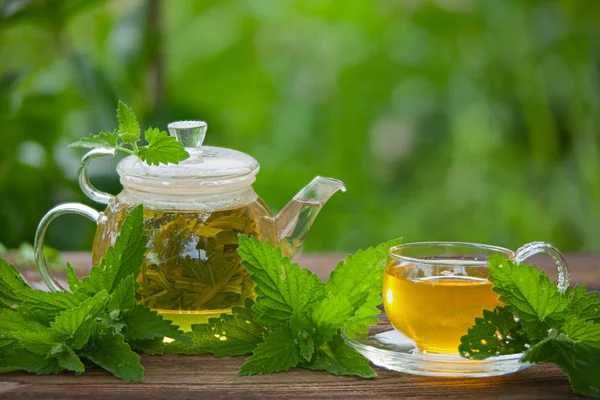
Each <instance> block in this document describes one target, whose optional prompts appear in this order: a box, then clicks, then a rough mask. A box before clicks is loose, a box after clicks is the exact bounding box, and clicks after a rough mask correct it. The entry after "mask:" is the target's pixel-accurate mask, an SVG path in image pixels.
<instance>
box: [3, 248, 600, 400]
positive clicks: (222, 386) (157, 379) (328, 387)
mask: <svg viewBox="0 0 600 400" xmlns="http://www.w3.org/2000/svg"><path fill="white" fill-rule="evenodd" d="M66 258H67V259H68V260H70V261H71V262H72V263H73V264H75V265H78V266H80V267H83V269H85V268H86V267H87V268H89V256H87V255H85V254H81V253H79V254H67V255H66ZM339 259H341V255H336V254H322V255H305V256H302V257H301V258H300V261H299V263H300V265H302V266H305V267H307V268H309V269H311V270H313V271H315V272H316V273H317V274H318V275H319V276H320V277H321V278H323V279H326V278H327V275H328V274H329V271H331V269H332V268H333V267H334V266H335V264H336V262H337V261H338V260H339ZM567 260H568V262H569V264H570V267H571V282H572V283H582V284H588V285H589V287H590V288H591V289H594V290H600V268H598V267H597V265H598V264H600V257H599V256H591V255H569V256H567ZM534 261H535V262H536V263H537V264H538V265H539V266H540V267H541V268H543V269H544V270H546V271H548V272H551V276H555V273H554V272H553V271H552V269H553V264H552V262H551V261H550V260H549V259H547V258H543V257H542V258H536V259H535V260H534ZM24 272H25V273H24V275H25V276H26V277H27V279H29V280H30V282H32V283H35V284H36V285H37V284H39V276H38V275H37V273H36V272H32V271H28V270H26V271H24ZM36 280H37V282H35V281H36ZM243 362H244V357H226V358H220V359H215V358H213V357H212V356H179V355H166V356H145V355H144V356H142V364H143V365H144V368H145V370H146V378H145V380H144V382H143V383H134V384H132V383H125V382H123V381H121V380H119V379H117V378H115V377H113V376H112V375H110V374H109V373H107V372H104V371H102V370H100V369H95V370H90V371H87V372H86V373H85V374H84V375H81V376H75V375H74V374H71V373H62V374H60V375H58V376H35V375H31V374H27V373H20V372H15V373H10V374H3V375H0V399H11V400H12V399H87V400H91V399H111V400H117V399H144V400H147V399H169V400H183V399H203V398H204V399H281V398H298V399H309V398H316V399H334V398H335V399H366V398H373V399H378V400H379V399H388V398H390V399H391V398H404V399H429V398H436V397H438V398H444V399H463V398H475V399H481V398H507V399H527V400H533V399H571V398H581V397H579V396H577V395H575V394H574V393H573V392H572V391H571V389H570V387H569V383H568V380H567V378H566V377H565V375H564V374H563V373H562V372H561V371H560V370H559V369H558V368H556V367H554V366H552V365H536V366H534V367H532V368H529V369H527V370H525V371H521V372H518V373H515V374H512V375H506V376H502V377H495V378H480V379H450V378H430V377H419V376H412V375H406V374H401V373H397V372H391V371H387V370H384V369H380V368H376V370H377V374H378V376H377V377H376V378H374V379H360V378H353V377H336V376H333V375H330V374H327V373H324V372H313V371H308V370H303V369H295V370H292V371H290V372H285V373H279V374H270V375H263V376H252V377H241V376H238V375H237V374H236V372H237V370H238V368H239V367H240V366H241V365H242V364H243Z"/></svg>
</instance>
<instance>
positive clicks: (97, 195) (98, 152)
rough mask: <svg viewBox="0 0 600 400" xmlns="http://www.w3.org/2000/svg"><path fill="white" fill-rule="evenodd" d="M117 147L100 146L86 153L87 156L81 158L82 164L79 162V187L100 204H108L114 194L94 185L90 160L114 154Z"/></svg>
mask: <svg viewBox="0 0 600 400" xmlns="http://www.w3.org/2000/svg"><path fill="white" fill-rule="evenodd" d="M114 155H115V149H104V148H98V149H94V150H91V151H89V152H87V153H86V155H85V156H83V158H82V159H81V164H79V169H78V170H77V180H78V181H79V187H80V188H81V190H82V191H83V193H85V195H86V196H87V197H88V198H90V200H93V201H95V202H96V203H100V204H108V202H109V200H110V199H112V198H113V197H114V196H113V195H111V194H110V193H105V192H103V191H101V190H98V189H96V188H95V187H94V185H92V183H91V182H90V178H89V177H88V173H87V167H88V166H89V165H90V162H92V160H93V159H94V158H98V157H104V156H114Z"/></svg>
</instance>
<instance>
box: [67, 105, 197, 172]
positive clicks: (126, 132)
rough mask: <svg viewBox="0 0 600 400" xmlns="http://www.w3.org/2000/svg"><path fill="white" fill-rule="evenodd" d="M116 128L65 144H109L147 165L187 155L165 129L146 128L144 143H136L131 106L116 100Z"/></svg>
mask: <svg viewBox="0 0 600 400" xmlns="http://www.w3.org/2000/svg"><path fill="white" fill-rule="evenodd" d="M117 119H118V122H119V128H118V129H116V130H114V131H112V132H100V133H99V134H97V135H94V134H90V136H88V137H84V138H82V139H81V140H79V141H78V142H75V143H72V144H70V145H69V147H84V148H91V149H93V148H109V149H115V150H118V151H123V152H125V153H128V154H133V155H135V156H138V157H139V158H140V159H142V161H145V162H147V163H148V164H150V165H159V164H169V163H171V164H178V163H179V162H180V161H183V160H186V159H188V158H189V157H190V155H189V154H188V152H187V151H186V150H185V148H184V147H183V145H182V144H181V143H179V142H178V141H177V139H175V138H174V137H172V136H169V134H168V133H167V132H164V131H161V130H159V129H158V128H148V129H146V132H144V138H145V139H146V141H147V142H148V144H147V145H145V146H144V145H140V144H139V142H140V140H141V130H140V124H139V123H138V120H137V117H136V116H135V114H134V113H133V110H132V109H131V108H129V107H128V106H127V105H126V104H125V103H123V102H122V101H121V100H119V105H118V108H117Z"/></svg>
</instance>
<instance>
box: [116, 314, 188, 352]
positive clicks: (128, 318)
mask: <svg viewBox="0 0 600 400" xmlns="http://www.w3.org/2000/svg"><path fill="white" fill-rule="evenodd" d="M122 320H123V323H124V324H125V327H124V328H123V331H122V333H123V336H125V338H126V339H127V340H134V339H135V340H151V339H156V338H163V337H165V336H166V337H169V338H172V339H176V340H179V341H181V342H184V343H190V339H189V337H188V336H185V335H184V332H183V331H181V330H179V327H178V326H177V325H172V323H171V321H169V320H165V319H163V317H162V315H160V314H158V313H157V312H156V311H152V310H150V309H149V308H145V307H142V306H136V307H135V308H134V309H133V310H132V311H131V312H129V313H127V314H125V315H124V316H123V319H122Z"/></svg>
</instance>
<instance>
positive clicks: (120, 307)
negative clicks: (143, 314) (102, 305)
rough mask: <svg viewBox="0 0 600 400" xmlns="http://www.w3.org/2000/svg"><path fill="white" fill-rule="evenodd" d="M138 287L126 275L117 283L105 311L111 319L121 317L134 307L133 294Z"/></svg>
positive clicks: (129, 276)
mask: <svg viewBox="0 0 600 400" xmlns="http://www.w3.org/2000/svg"><path fill="white" fill-rule="evenodd" d="M138 286H139V285H138V283H137V282H136V281H135V277H134V276H133V275H128V276H127V277H125V278H124V279H123V280H122V281H121V282H120V283H119V285H118V286H117V289H116V290H115V291H114V292H113V293H112V294H111V295H110V300H109V301H108V304H107V310H108V312H109V313H110V314H111V316H112V317H113V318H116V317H119V316H122V315H124V314H125V313H127V312H129V311H131V310H133V309H134V308H135V307H136V305H137V304H136V300H135V292H136V290H137V288H138Z"/></svg>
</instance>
